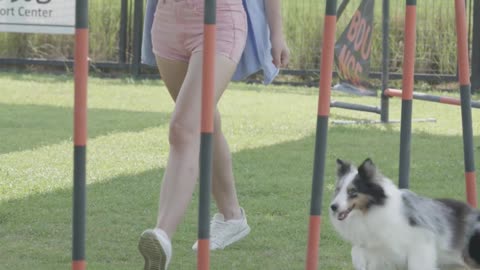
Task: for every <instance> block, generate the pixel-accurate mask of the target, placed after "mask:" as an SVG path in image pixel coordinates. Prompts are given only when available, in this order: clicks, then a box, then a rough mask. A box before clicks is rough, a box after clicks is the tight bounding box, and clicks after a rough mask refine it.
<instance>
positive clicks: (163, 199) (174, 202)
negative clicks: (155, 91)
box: [156, 53, 236, 238]
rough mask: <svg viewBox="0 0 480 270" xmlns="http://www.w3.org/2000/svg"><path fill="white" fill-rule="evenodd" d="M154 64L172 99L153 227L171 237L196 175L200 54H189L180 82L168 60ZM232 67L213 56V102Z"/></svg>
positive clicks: (226, 59)
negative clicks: (155, 218)
mask: <svg viewBox="0 0 480 270" xmlns="http://www.w3.org/2000/svg"><path fill="white" fill-rule="evenodd" d="M157 63H158V66H159V70H160V74H161V75H162V77H163V79H164V80H165V82H166V85H167V87H172V89H170V88H169V91H170V90H171V91H170V94H171V95H172V97H173V98H174V99H176V103H175V109H174V111H173V114H172V119H171V121H170V132H169V142H170V153H169V157H168V162H167V167H166V169H165V174H164V177H163V182H162V187H161V191H160V202H159V213H158V220H157V226H156V227H157V228H160V229H162V230H163V231H165V232H166V233H167V235H168V236H169V237H170V238H171V237H172V235H173V234H174V232H175V230H176V228H177V226H178V224H179V223H180V221H181V220H182V218H183V216H184V214H185V211H186V209H187V206H188V204H189V202H190V201H191V197H192V193H193V191H194V188H195V183H196V179H197V176H198V170H199V168H198V158H199V149H200V112H201V92H202V91H201V85H202V83H201V82H202V72H201V71H202V53H195V54H193V55H192V57H191V59H190V62H189V64H188V68H187V72H186V74H185V77H184V80H183V82H182V80H181V77H182V76H181V73H176V72H173V70H172V67H174V66H172V61H169V60H165V59H157ZM177 65H178V66H181V64H180V63H179V62H177V63H176V64H175V66H177ZM184 65H186V64H184ZM178 66H177V67H178ZM235 67H236V65H235V63H234V62H232V61H231V60H230V59H228V58H226V57H224V56H222V55H217V56H216V69H215V72H216V76H215V99H216V102H218V100H219V99H220V97H221V96H222V94H223V92H224V91H225V89H226V87H227V85H228V83H229V82H230V79H231V76H232V74H233V72H234V71H235ZM180 82H182V83H180ZM179 84H181V87H180V91H178V94H177V93H176V91H175V86H178V85H179ZM175 96H176V97H175Z"/></svg>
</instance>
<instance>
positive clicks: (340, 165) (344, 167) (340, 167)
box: [337, 158, 352, 178]
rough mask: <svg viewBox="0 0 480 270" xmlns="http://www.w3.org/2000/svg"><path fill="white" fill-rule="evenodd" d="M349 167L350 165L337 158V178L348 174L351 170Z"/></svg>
mask: <svg viewBox="0 0 480 270" xmlns="http://www.w3.org/2000/svg"><path fill="white" fill-rule="evenodd" d="M351 167H352V166H351V164H350V163H348V162H346V161H343V160H341V159H339V158H337V177H338V178H340V177H342V176H344V175H345V174H347V173H349V172H350V170H351V169H352V168H351Z"/></svg>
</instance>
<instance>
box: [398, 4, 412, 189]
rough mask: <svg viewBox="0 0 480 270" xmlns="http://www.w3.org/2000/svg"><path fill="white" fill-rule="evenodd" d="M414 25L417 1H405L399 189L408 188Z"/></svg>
mask: <svg viewBox="0 0 480 270" xmlns="http://www.w3.org/2000/svg"><path fill="white" fill-rule="evenodd" d="M416 25H417V1H416V0H407V9H406V13H405V40H404V44H405V48H404V54H403V80H402V116H401V117H402V120H401V123H400V158H399V159H400V162H399V163H400V165H399V176H398V185H399V187H400V188H408V186H409V178H410V149H411V137H412V107H413V101H412V99H413V86H414V72H415V47H416V35H417V33H416Z"/></svg>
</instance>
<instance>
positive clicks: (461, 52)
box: [455, 0, 477, 207]
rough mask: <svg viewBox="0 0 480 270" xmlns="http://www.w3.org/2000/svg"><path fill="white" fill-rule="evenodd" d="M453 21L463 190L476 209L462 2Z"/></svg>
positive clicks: (469, 86) (468, 76) (465, 34)
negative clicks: (454, 24) (460, 117)
mask: <svg viewBox="0 0 480 270" xmlns="http://www.w3.org/2000/svg"><path fill="white" fill-rule="evenodd" d="M455 21H456V27H457V61H458V82H459V84H460V100H461V111H462V129H463V130H462V133H463V154H464V156H463V157H464V163H465V188H466V193H467V202H468V204H469V205H470V206H472V207H477V187H476V177H475V154H474V146H473V128H472V106H471V92H470V91H471V85H470V69H469V66H470V65H469V61H468V39H467V23H466V15H465V1H464V0H455Z"/></svg>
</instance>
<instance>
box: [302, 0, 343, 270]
mask: <svg viewBox="0 0 480 270" xmlns="http://www.w3.org/2000/svg"><path fill="white" fill-rule="evenodd" d="M336 8H337V1H336V0H327V1H326V9H325V19H324V28H323V33H324V35H323V45H322V59H321V63H320V69H321V71H320V82H319V97H318V113H317V128H316V139H315V156H314V163H313V176H312V195H311V202H310V221H309V228H308V244H307V258H306V263H305V269H306V270H316V269H317V267H318V252H319V244H320V231H321V223H322V222H321V219H322V199H323V185H324V182H325V179H324V178H325V156H326V151H327V133H328V117H329V113H330V91H331V84H332V72H333V65H334V63H333V57H334V48H335V32H336V27H337V26H336V22H337V12H336Z"/></svg>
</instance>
